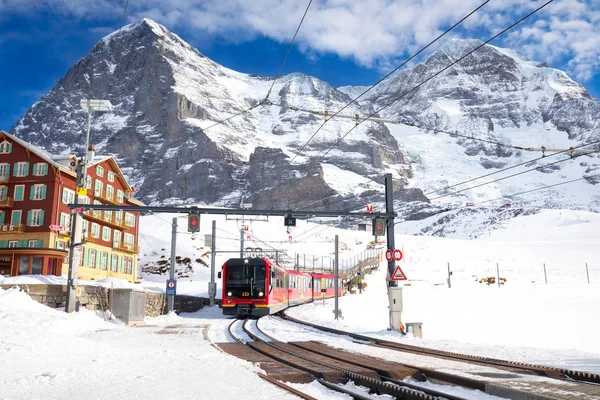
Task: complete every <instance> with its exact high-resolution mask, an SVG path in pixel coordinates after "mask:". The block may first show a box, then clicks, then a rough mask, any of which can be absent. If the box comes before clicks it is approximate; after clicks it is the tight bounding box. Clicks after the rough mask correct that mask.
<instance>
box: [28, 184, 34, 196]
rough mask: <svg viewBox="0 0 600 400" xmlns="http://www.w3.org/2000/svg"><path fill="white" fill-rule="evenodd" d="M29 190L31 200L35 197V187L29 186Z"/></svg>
mask: <svg viewBox="0 0 600 400" xmlns="http://www.w3.org/2000/svg"><path fill="white" fill-rule="evenodd" d="M30 188H31V190H30V191H29V200H33V198H34V197H35V185H31V186H30Z"/></svg>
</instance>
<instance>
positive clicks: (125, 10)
mask: <svg viewBox="0 0 600 400" xmlns="http://www.w3.org/2000/svg"><path fill="white" fill-rule="evenodd" d="M128 5H129V0H127V2H126V3H125V8H124V9H123V16H122V17H121V25H120V26H119V33H120V32H121V28H122V27H123V22H124V21H125V13H126V12H127V6H128Z"/></svg>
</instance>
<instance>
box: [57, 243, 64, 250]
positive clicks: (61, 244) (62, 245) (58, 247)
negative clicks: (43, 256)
mask: <svg viewBox="0 0 600 400" xmlns="http://www.w3.org/2000/svg"><path fill="white" fill-rule="evenodd" d="M56 248H57V249H60V250H64V249H65V248H66V246H65V242H61V241H58V242H56Z"/></svg>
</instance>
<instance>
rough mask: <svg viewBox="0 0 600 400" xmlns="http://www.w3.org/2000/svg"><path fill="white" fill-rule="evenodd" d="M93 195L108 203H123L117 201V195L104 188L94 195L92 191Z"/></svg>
mask: <svg viewBox="0 0 600 400" xmlns="http://www.w3.org/2000/svg"><path fill="white" fill-rule="evenodd" d="M94 197H95V198H96V199H98V200H101V201H104V202H106V203H110V204H115V205H119V204H123V202H119V201H118V200H117V195H116V194H115V193H108V192H107V191H106V190H102V191H100V192H99V195H96V191H94Z"/></svg>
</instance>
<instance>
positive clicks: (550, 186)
mask: <svg viewBox="0 0 600 400" xmlns="http://www.w3.org/2000/svg"><path fill="white" fill-rule="evenodd" d="M593 178H600V174H595V175H588V176H583V177H581V178H577V179H572V180H569V181H565V182H560V183H555V184H552V185H547V186H542V187H539V188H535V189H530V190H524V191H522V192H518V193H513V194H508V195H505V196H500V197H497V198H495V199H490V200H484V201H480V202H477V203H473V205H474V206H476V205H480V204H485V203H490V202H492V201H497V200H501V199H506V198H512V197H515V196H520V195H523V194H527V193H532V192H537V191H540V190H546V189H550V188H553V187H556V186H561V185H566V184H569V183H573V182H578V181H582V180H587V179H593ZM470 207H472V206H460V207H454V208H450V209H448V210H446V212H450V211H456V210H460V209H463V208H470ZM406 222H408V221H398V222H396V223H395V224H394V225H398V224H402V223H406Z"/></svg>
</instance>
